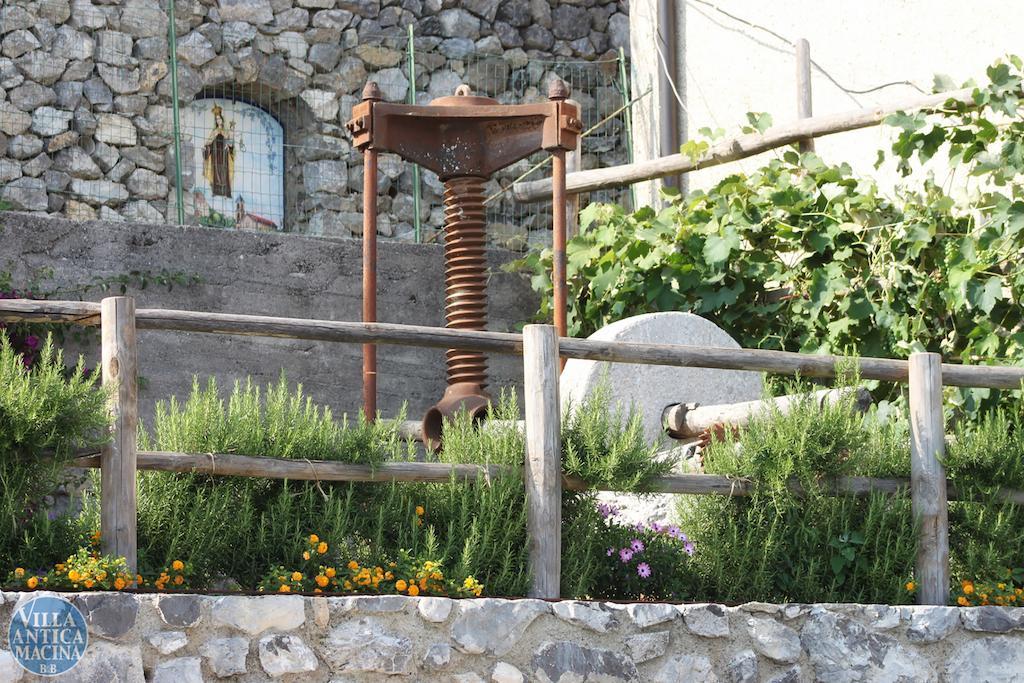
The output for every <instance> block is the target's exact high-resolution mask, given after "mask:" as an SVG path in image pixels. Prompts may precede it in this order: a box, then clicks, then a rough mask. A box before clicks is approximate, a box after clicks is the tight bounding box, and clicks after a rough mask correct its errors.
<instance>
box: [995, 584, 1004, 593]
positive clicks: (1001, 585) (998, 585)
mask: <svg viewBox="0 0 1024 683" xmlns="http://www.w3.org/2000/svg"><path fill="white" fill-rule="evenodd" d="M996 587H997V588H998V589H999V590H1001V591H1004V590H1006V584H1005V583H997V584H996Z"/></svg>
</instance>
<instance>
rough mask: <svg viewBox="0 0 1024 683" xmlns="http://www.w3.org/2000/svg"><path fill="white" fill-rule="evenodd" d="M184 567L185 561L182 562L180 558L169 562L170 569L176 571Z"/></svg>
mask: <svg viewBox="0 0 1024 683" xmlns="http://www.w3.org/2000/svg"><path fill="white" fill-rule="evenodd" d="M184 568H185V563H184V562H182V561H181V560H175V561H174V562H171V569H173V570H174V571H176V572H180V571H181V570H182V569H184ZM168 599H170V598H168Z"/></svg>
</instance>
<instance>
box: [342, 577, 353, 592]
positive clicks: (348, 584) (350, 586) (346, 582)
mask: <svg viewBox="0 0 1024 683" xmlns="http://www.w3.org/2000/svg"><path fill="white" fill-rule="evenodd" d="M342 585H343V586H344V587H345V590H347V591H350V590H352V582H351V581H349V580H347V579H346V580H345V583H343V584H342Z"/></svg>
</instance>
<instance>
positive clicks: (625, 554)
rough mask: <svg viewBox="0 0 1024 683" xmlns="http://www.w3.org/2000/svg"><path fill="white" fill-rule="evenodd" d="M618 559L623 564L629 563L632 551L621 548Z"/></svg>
mask: <svg viewBox="0 0 1024 683" xmlns="http://www.w3.org/2000/svg"><path fill="white" fill-rule="evenodd" d="M619 559H621V560H622V562H623V563H626V562H629V561H630V560H632V559H633V551H632V550H630V549H629V548H623V549H622V550H620V551H619Z"/></svg>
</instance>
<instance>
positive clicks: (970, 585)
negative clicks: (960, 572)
mask: <svg viewBox="0 0 1024 683" xmlns="http://www.w3.org/2000/svg"><path fill="white" fill-rule="evenodd" d="M960 587H961V588H962V589H963V591H964V593H966V594H967V595H970V594H971V593H973V592H974V582H973V581H962V582H961V583H960Z"/></svg>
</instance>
